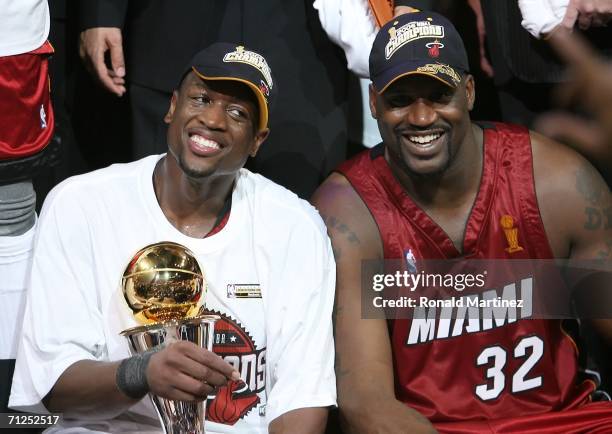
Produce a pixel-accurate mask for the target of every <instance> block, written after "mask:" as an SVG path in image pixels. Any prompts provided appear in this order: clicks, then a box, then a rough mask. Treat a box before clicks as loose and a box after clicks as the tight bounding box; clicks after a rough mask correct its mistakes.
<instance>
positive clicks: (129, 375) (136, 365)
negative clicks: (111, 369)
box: [115, 347, 161, 399]
mask: <svg viewBox="0 0 612 434" xmlns="http://www.w3.org/2000/svg"><path fill="white" fill-rule="evenodd" d="M160 349H161V348H159V347H155V348H151V349H150V350H147V351H145V352H143V353H140V354H136V355H134V356H132V357H128V358H127V359H124V360H123V361H122V362H121V363H120V364H119V367H118V368H117V375H116V376H115V382H116V383H117V387H118V388H119V390H120V391H121V392H123V394H125V395H126V396H128V397H130V398H133V399H142V398H143V397H144V396H145V395H146V394H147V393H148V392H149V382H148V381H147V366H148V365H149V360H150V359H151V356H152V355H153V354H155V353H156V352H157V351H159V350H160Z"/></svg>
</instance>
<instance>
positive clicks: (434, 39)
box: [370, 12, 469, 93]
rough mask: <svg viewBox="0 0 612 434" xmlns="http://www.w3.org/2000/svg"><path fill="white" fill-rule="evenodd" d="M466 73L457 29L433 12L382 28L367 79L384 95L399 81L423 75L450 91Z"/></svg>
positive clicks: (403, 18)
mask: <svg viewBox="0 0 612 434" xmlns="http://www.w3.org/2000/svg"><path fill="white" fill-rule="evenodd" d="M467 71H469V64H468V59H467V53H466V52H465V47H464V46H463V41H462V40H461V36H459V33H458V32H457V29H455V27H454V26H453V25H452V24H451V23H450V21H448V20H447V19H446V18H444V17H443V16H442V15H440V14H437V13H435V12H413V13H408V14H403V15H400V16H398V17H396V18H394V19H392V20H391V21H389V22H388V23H387V24H385V25H384V26H383V27H382V28H381V29H380V31H379V32H378V34H377V35H376V38H375V39H374V44H373V46H372V51H371V52H370V79H371V80H372V83H374V88H375V89H376V90H377V91H378V92H379V93H382V92H384V91H385V90H386V89H387V87H389V85H390V84H391V83H393V82H394V81H395V80H397V79H398V78H400V77H404V76H406V75H410V74H423V75H428V76H431V77H434V78H436V79H438V80H440V81H442V82H443V83H445V84H447V85H448V86H451V87H457V85H458V84H459V83H460V82H461V74H462V73H465V72H467Z"/></svg>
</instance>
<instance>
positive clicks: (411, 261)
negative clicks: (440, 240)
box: [404, 249, 417, 273]
mask: <svg viewBox="0 0 612 434" xmlns="http://www.w3.org/2000/svg"><path fill="white" fill-rule="evenodd" d="M404 257H405V258H406V268H407V269H408V272H409V273H416V272H417V267H416V258H415V257H414V254H413V253H412V249H408V250H407V251H404Z"/></svg>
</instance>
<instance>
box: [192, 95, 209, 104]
mask: <svg viewBox="0 0 612 434" xmlns="http://www.w3.org/2000/svg"><path fill="white" fill-rule="evenodd" d="M191 99H193V100H194V101H195V102H197V103H199V104H208V103H209V102H210V98H209V97H208V95H204V94H201V95H196V96H192V97H191Z"/></svg>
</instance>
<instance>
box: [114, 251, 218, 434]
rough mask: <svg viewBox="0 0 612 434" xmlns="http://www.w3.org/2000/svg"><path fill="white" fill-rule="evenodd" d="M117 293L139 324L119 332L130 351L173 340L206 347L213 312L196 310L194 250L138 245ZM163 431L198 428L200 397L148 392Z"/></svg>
mask: <svg viewBox="0 0 612 434" xmlns="http://www.w3.org/2000/svg"><path fill="white" fill-rule="evenodd" d="M121 289H122V291H123V297H124V299H125V301H126V302H127V304H128V306H129V307H130V309H132V313H133V314H134V318H135V319H136V321H138V322H139V323H140V324H141V325H140V326H137V327H133V328H130V329H127V330H124V331H122V332H121V335H122V336H125V337H126V338H127V340H128V342H129V347H130V352H131V354H132V355H135V354H139V353H142V352H144V351H148V350H150V349H152V348H155V347H158V346H161V347H163V346H166V345H168V344H170V343H172V342H176V341H179V340H184V341H189V342H193V343H194V344H196V345H198V346H199V347H201V348H205V349H207V350H209V351H212V345H213V339H214V329H215V321H217V320H218V319H219V317H218V316H215V315H198V312H199V311H200V307H201V305H202V303H201V301H203V298H204V295H205V293H206V281H205V279H204V275H203V273H202V268H201V267H200V265H199V264H198V261H197V260H196V258H195V255H194V254H193V253H192V252H191V251H190V250H189V249H188V248H186V247H185V246H182V245H180V244H177V243H173V242H168V241H163V242H160V243H155V244H151V245H149V246H146V247H144V248H142V249H140V250H139V251H138V252H137V253H136V254H135V255H134V257H133V258H132V260H131V261H130V263H129V264H128V266H127V267H126V269H125V271H124V273H123V277H122V279H121ZM149 397H150V398H151V401H152V402H153V406H154V407H155V410H156V412H157V415H158V417H159V420H160V422H161V424H162V428H163V430H164V433H165V434H204V421H205V415H206V400H204V401H200V402H183V401H174V400H170V399H165V398H161V397H159V396H155V395H152V394H149Z"/></svg>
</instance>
